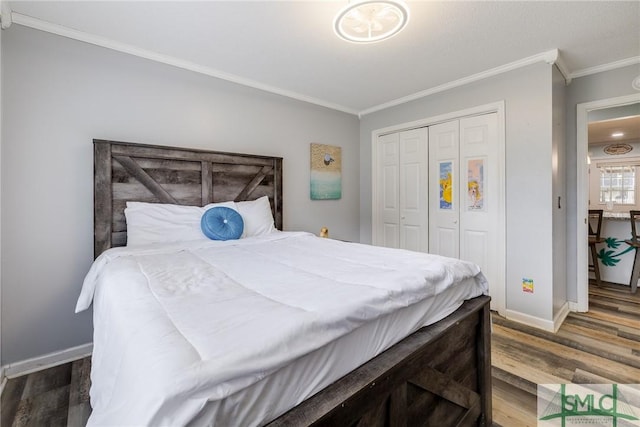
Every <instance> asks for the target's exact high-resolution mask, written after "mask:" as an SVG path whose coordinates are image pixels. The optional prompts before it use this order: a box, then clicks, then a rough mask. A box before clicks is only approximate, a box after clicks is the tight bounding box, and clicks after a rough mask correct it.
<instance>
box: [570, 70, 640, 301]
mask: <svg viewBox="0 0 640 427" xmlns="http://www.w3.org/2000/svg"><path fill="white" fill-rule="evenodd" d="M638 75H640V65H630V66H628V67H624V68H618V69H616V70H611V71H606V72H603V73H598V74H592V75H590V76H585V77H580V78H577V79H574V80H573V81H572V82H571V84H570V85H569V86H568V87H567V95H566V113H567V114H566V115H567V121H566V123H567V128H566V132H567V139H566V140H567V171H566V176H567V255H568V256H567V284H568V285H567V298H568V299H569V301H574V302H575V301H576V299H577V279H576V255H577V248H576V240H577V236H576V225H577V223H576V221H577V217H578V212H577V206H576V204H577V200H576V197H577V196H576V195H577V191H578V190H577V187H576V185H577V184H576V180H577V177H576V175H577V173H578V172H577V169H576V162H577V156H576V152H577V151H576V150H577V146H576V126H577V123H576V109H577V105H578V104H582V103H585V102H592V101H598V100H601V99H608V98H615V97H618V96H624V95H632V94H634V93H637V91H636V90H634V89H633V87H632V86H631V82H632V81H633V79H634V78H635V77H637V76H638Z"/></svg>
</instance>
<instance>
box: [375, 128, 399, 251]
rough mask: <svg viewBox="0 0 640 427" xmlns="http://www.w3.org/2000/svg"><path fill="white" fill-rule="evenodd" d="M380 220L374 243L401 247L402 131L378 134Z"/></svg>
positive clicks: (378, 208) (378, 209) (378, 217)
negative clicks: (400, 181) (400, 185)
mask: <svg viewBox="0 0 640 427" xmlns="http://www.w3.org/2000/svg"><path fill="white" fill-rule="evenodd" d="M377 151H378V153H377V155H378V171H377V175H378V179H377V183H376V185H377V202H376V212H377V221H376V224H375V227H376V229H375V232H376V240H375V241H374V243H375V244H376V245H379V246H386V247H388V248H399V247H400V206H399V203H400V188H399V179H400V134H399V133H393V134H389V135H382V136H380V137H379V138H378V144H377Z"/></svg>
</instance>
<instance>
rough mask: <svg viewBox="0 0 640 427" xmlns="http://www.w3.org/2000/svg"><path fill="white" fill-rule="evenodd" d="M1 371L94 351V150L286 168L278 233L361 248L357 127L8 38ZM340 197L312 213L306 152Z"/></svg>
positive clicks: (309, 108)
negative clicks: (318, 156) (80, 304)
mask: <svg viewBox="0 0 640 427" xmlns="http://www.w3.org/2000/svg"><path fill="white" fill-rule="evenodd" d="M2 55H3V62H2V84H3V93H2V112H3V128H2V159H1V160H2V163H1V184H2V187H1V191H2V206H1V208H2V211H1V215H2V217H1V219H2V223H1V226H2V230H3V233H2V236H1V238H2V240H1V247H2V249H3V250H2V265H1V268H2V270H1V271H2V311H1V314H2V349H3V354H2V364H7V363H12V362H15V361H20V360H24V359H27V358H31V357H34V356H40V355H43V354H46V353H49V352H54V351H58V350H63V349H66V348H70V347H73V346H77V345H81V344H84V343H88V342H91V341H92V322H91V313H90V312H85V313H81V314H74V313H73V310H74V306H75V303H76V299H77V297H78V294H79V291H80V286H81V283H82V279H83V277H84V274H85V273H86V272H87V270H88V268H89V266H90V264H91V261H92V253H93V249H92V248H93V246H92V241H93V201H92V194H93V190H92V181H93V157H92V155H93V151H92V149H93V147H92V139H93V138H103V139H113V140H120V141H131V142H141V143H150V144H160V145H174V146H184V147H191V148H203V149H213V150H220V151H230V152H240V153H254V154H265V155H276V156H282V157H284V226H285V229H288V230H306V231H311V232H315V233H317V232H318V231H319V229H320V227H321V226H327V227H329V230H330V233H331V235H332V236H333V237H338V238H342V239H347V240H355V241H357V240H358V239H359V228H358V226H359V212H358V210H359V196H358V194H359V191H360V187H359V185H360V183H359V176H358V168H359V164H358V161H359V160H358V156H359V125H358V119H357V117H355V116H352V115H348V114H345V113H340V112H336V111H332V110H329V109H325V108H322V107H317V106H314V105H310V104H306V103H302V102H297V101H293V100H290V99H288V98H284V97H280V96H277V95H272V94H269V93H265V92H261V91H258V90H254V89H251V88H246V87H242V86H238V85H235V84H231V83H228V82H225V81H221V80H217V79H213V78H210V77H207V76H203V75H199V74H196V73H192V72H189V71H185V70H181V69H177V68H173V67H170V66H165V65H162V64H158V63H154V62H151V61H147V60H144V59H140V58H136V57H133V56H129V55H126V54H122V53H118V52H114V51H110V50H107V49H103V48H99V47H96V46H93V45H89V44H84V43H81V42H77V41H73V40H69V39H65V38H62V37H58V36H54V35H51V34H47V33H43V32H39V31H36V30H32V29H28V28H25V27H21V26H18V25H13V26H12V27H11V28H10V29H9V30H6V31H3V34H2ZM311 142H318V143H325V144H331V145H338V146H341V147H342V156H343V159H342V161H343V171H342V172H343V195H342V199H341V200H338V201H311V200H310V199H309V143H311Z"/></svg>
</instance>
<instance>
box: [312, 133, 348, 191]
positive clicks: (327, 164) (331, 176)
mask: <svg viewBox="0 0 640 427" xmlns="http://www.w3.org/2000/svg"><path fill="white" fill-rule="evenodd" d="M310 188H311V200H332V199H340V198H342V148H341V147H336V146H334V145H325V144H315V143H312V144H311V187H310Z"/></svg>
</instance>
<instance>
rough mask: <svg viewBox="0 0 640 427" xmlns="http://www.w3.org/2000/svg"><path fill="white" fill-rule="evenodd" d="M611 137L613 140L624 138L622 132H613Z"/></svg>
mask: <svg viewBox="0 0 640 427" xmlns="http://www.w3.org/2000/svg"><path fill="white" fill-rule="evenodd" d="M611 136H612V137H614V138H620V137H621V136H624V132H614V133H612V134H611Z"/></svg>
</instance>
